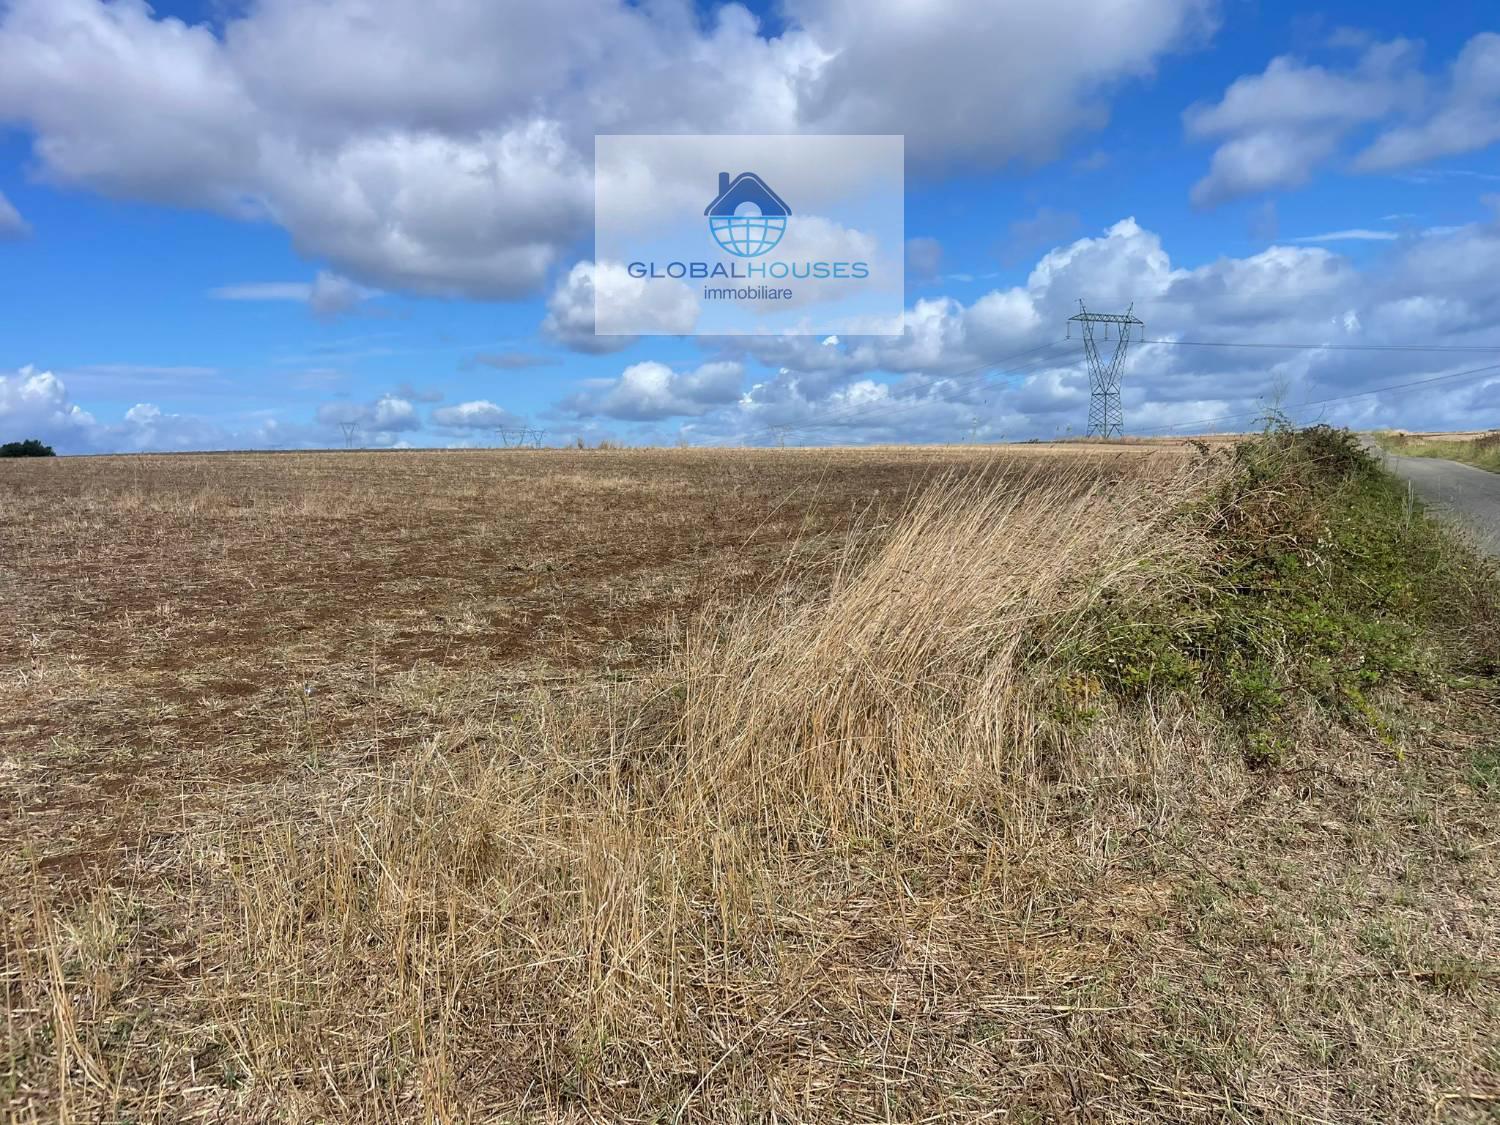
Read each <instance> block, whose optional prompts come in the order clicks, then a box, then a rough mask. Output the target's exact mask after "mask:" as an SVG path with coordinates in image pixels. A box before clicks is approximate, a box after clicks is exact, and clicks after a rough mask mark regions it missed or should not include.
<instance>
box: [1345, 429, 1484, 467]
mask: <svg viewBox="0 0 1500 1125" xmlns="http://www.w3.org/2000/svg"><path fill="white" fill-rule="evenodd" d="M1373 436H1374V438H1375V441H1376V442H1377V443H1378V444H1379V445H1380V447H1381V448H1382V449H1385V450H1388V451H1389V452H1391V453H1399V454H1401V456H1403V457H1439V458H1441V459H1443V460H1444V461H1460V462H1462V463H1463V464H1465V465H1474V466H1476V467H1478V468H1481V469H1488V470H1489V471H1490V472H1492V473H1500V430H1496V431H1494V432H1493V433H1488V434H1485V435H1484V436H1483V437H1479V438H1462V439H1447V438H1416V437H1407V436H1406V435H1405V434H1397V433H1390V432H1383V433H1377V434H1375V435H1373Z"/></svg>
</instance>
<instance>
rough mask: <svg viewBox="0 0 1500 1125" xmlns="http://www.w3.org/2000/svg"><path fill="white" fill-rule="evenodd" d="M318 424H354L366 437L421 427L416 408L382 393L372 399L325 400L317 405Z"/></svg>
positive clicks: (403, 400)
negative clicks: (363, 400) (355, 400)
mask: <svg viewBox="0 0 1500 1125" xmlns="http://www.w3.org/2000/svg"><path fill="white" fill-rule="evenodd" d="M317 420H318V424H319V425H322V426H328V427H332V426H341V425H346V424H351V423H352V424H354V425H357V426H359V428H360V430H361V431H362V432H363V433H364V434H365V435H367V436H373V437H375V438H376V439H377V440H378V439H379V438H380V437H382V436H386V437H388V436H389V435H392V434H396V433H401V432H403V431H408V430H419V429H421V428H422V420H421V418H419V417H418V416H417V408H416V407H415V406H413V405H412V403H411V402H410V401H409V400H407V399H404V398H400V397H398V396H397V395H391V394H387V395H381V396H380V398H378V399H376V400H375V401H374V402H368V403H365V402H325V403H323V404H322V405H321V406H319V407H318V412H317Z"/></svg>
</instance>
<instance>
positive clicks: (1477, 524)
mask: <svg viewBox="0 0 1500 1125" xmlns="http://www.w3.org/2000/svg"><path fill="white" fill-rule="evenodd" d="M1385 463H1386V465H1387V466H1388V467H1389V468H1390V470H1391V472H1393V473H1395V474H1396V475H1397V476H1398V477H1401V478H1402V479H1403V480H1409V481H1411V486H1412V489H1413V490H1414V491H1415V492H1416V494H1417V495H1418V496H1420V497H1421V498H1422V499H1423V500H1425V501H1426V502H1427V504H1428V506H1429V507H1430V508H1431V509H1433V510H1434V511H1436V512H1438V513H1439V514H1450V515H1452V516H1453V517H1455V518H1456V519H1458V521H1459V522H1461V523H1462V524H1464V526H1466V527H1467V528H1468V529H1469V530H1470V531H1471V532H1472V533H1473V535H1474V538H1475V539H1476V540H1478V542H1479V545H1480V546H1481V547H1482V548H1483V549H1484V550H1486V551H1488V552H1489V553H1490V554H1492V555H1500V473H1490V472H1486V471H1485V470H1484V469H1476V468H1474V466H1473V465H1460V464H1459V463H1458V462H1457V461H1441V460H1438V459H1437V458H1435V457H1398V456H1396V455H1395V454H1393V453H1387V454H1386V455H1385Z"/></svg>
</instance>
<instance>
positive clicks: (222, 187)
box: [0, 0, 1500, 452]
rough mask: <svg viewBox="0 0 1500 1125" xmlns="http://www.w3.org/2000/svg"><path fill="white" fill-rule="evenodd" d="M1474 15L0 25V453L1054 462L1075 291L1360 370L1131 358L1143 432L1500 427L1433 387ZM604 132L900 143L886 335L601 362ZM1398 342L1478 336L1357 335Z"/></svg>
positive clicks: (1448, 386)
mask: <svg viewBox="0 0 1500 1125" xmlns="http://www.w3.org/2000/svg"><path fill="white" fill-rule="evenodd" d="M1497 23H1500V20H1497V18H1496V13H1495V12H1494V11H1493V9H1492V8H1491V7H1490V6H1489V5H1482V4H1479V3H1473V4H1444V5H1411V4H1409V3H1395V2H1391V0H1386V2H1381V3H1361V4H1358V5H1355V4H1352V3H1336V4H1330V5H1327V6H1325V7H1323V8H1321V9H1319V10H1310V9H1308V8H1307V7H1306V6H1304V5H1300V4H1299V5H1293V4H1289V3H1287V4H1283V3H1250V2H1237V0H1225V2H1221V3H1212V2H1210V0H1112V2H1105V0H1049V2H1048V3H1046V4H1027V3H1015V4H1010V5H995V4H994V3H993V2H992V0H989V2H986V0H931V2H930V3H927V4H924V5H920V6H911V5H904V4H902V3H899V2H898V0H869V2H868V3H866V4H862V5H850V4H848V3H844V2H840V0H795V2H791V0H789V2H788V3H786V4H784V5H775V6H767V5H751V6H749V7H744V6H739V5H733V6H724V5H717V4H703V3H700V4H698V5H697V6H696V7H694V6H691V5H688V4H685V3H676V2H672V0H662V2H660V3H639V4H623V3H620V2H619V0H558V2H557V3H555V4H549V5H532V4H529V3H528V4H520V3H517V4H513V5H506V4H497V3H490V2H486V0H470V2H464V0H448V2H447V3H444V4H442V5H437V6H431V5H417V4H414V3H396V2H394V0H378V2H376V0H363V2H361V3H355V0H317V2H316V3H310V2H306V0H301V2H298V3H294V2H293V0H258V2H249V3H236V4H229V3H221V2H208V3H175V4H167V3H159V4H155V5H152V6H151V7H149V8H148V7H147V6H146V5H144V4H142V3H127V2H122V0H116V2H114V3H104V2H101V0H0V438H3V439H5V440H9V439H11V438H20V437H28V436H39V437H43V438H44V439H47V440H51V441H53V442H54V443H55V444H57V445H58V446H59V448H60V449H63V450H67V451H70V452H95V451H107V450H116V449H182V448H223V447H236V448H242V447H301V446H326V445H332V444H341V442H342V437H341V436H340V432H339V429H338V425H337V423H338V422H339V421H341V420H357V421H359V422H360V423H361V427H362V433H361V440H363V441H364V442H366V443H368V444H371V445H395V444H411V445H450V444H459V445H463V444H481V445H482V444H490V443H492V442H493V441H494V440H495V439H494V436H493V428H494V426H495V425H496V424H505V425H517V426H519V425H529V426H534V427H538V428H544V429H546V430H547V431H548V434H549V440H551V441H563V440H568V439H571V438H572V437H574V436H576V435H581V436H585V437H586V438H588V439H589V440H597V439H599V438H602V437H606V436H608V437H612V438H615V439H623V440H626V441H634V442H646V443H672V442H676V441H678V440H687V441H691V442H694V443H705V444H741V443H748V444H764V443H767V442H771V441H774V440H776V437H775V436H774V434H775V432H776V430H777V428H778V427H785V432H786V433H788V434H790V435H791V440H794V441H798V442H806V443H814V442H824V441H851V442H861V441H888V440H910V441H935V440H951V439H955V438H960V437H967V436H968V435H969V434H970V433H971V431H973V430H974V429H975V428H976V427H977V428H978V430H979V432H980V433H981V434H982V435H983V436H985V437H988V438H998V437H1001V436H1004V437H1006V438H1022V437H1030V436H1050V435H1053V434H1057V433H1065V432H1068V431H1069V429H1070V428H1071V429H1072V430H1075V431H1076V430H1079V429H1081V428H1082V426H1083V423H1084V420H1085V417H1086V405H1087V404H1086V397H1087V396H1086V378H1085V375H1084V372H1083V368H1082V364H1081V358H1082V357H1081V353H1080V351H1079V349H1078V348H1077V344H1076V341H1074V342H1073V343H1072V344H1064V343H1062V342H1061V341H1062V339H1063V336H1064V332H1065V321H1066V317H1067V315H1069V314H1070V313H1071V311H1072V310H1073V309H1074V308H1076V301H1077V299H1078V298H1080V297H1082V298H1085V299H1087V300H1089V302H1090V304H1091V306H1093V307H1098V308H1104V309H1112V308H1114V307H1115V306H1116V305H1117V304H1118V305H1120V306H1122V307H1123V304H1124V303H1126V302H1128V301H1130V300H1134V301H1135V307H1136V312H1137V314H1138V315H1141V316H1142V317H1143V318H1144V319H1145V320H1146V322H1147V327H1148V336H1149V337H1151V338H1156V339H1187V340H1191V339H1207V340H1215V341H1223V342H1236V341H1239V342H1254V341H1262V342H1264V341H1271V342H1288V341H1291V342H1308V341H1310V342H1317V343H1338V344H1341V345H1343V348H1342V349H1340V350H1330V351H1328V352H1308V351H1305V350H1299V351H1295V352H1286V353H1267V352H1264V351H1260V350H1256V349H1234V348H1215V349H1203V348H1199V349H1194V348H1189V347H1184V346H1170V345H1164V344H1163V345H1149V346H1146V347H1142V348H1138V349H1137V350H1136V351H1135V352H1134V354H1133V355H1132V357H1131V360H1130V364H1129V368H1128V370H1127V384H1126V386H1127V391H1126V408H1127V428H1128V429H1129V430H1132V431H1135V432H1171V431H1172V430H1173V428H1174V427H1175V428H1177V429H1182V430H1184V431H1186V430H1190V429H1194V428H1199V427H1195V426H1193V425H1190V423H1194V422H1196V421H1197V420H1200V419H1217V418H1221V417H1222V418H1228V419H1233V418H1236V417H1238V416H1241V415H1244V414H1247V413H1252V412H1254V411H1255V410H1257V409H1259V408H1260V407H1261V406H1262V405H1263V404H1264V403H1265V402H1267V401H1268V400H1270V399H1277V400H1279V401H1281V402H1283V403H1285V404H1290V405H1292V406H1296V404H1297V403H1300V402H1315V401H1316V402H1320V403H1321V402H1322V400H1325V399H1332V400H1334V401H1332V402H1330V403H1326V404H1323V405H1320V406H1318V407H1316V408H1311V409H1310V413H1311V414H1313V415H1316V416H1317V417H1320V418H1328V419H1330V420H1333V421H1339V422H1347V423H1349V424H1354V425H1360V426H1367V425H1368V426H1372V425H1407V426H1412V427H1468V426H1474V425H1495V424H1500V423H1497V420H1496V418H1495V413H1496V412H1495V409H1494V407H1495V404H1496V396H1495V390H1496V388H1497V387H1500V381H1496V380H1494V379H1492V378H1491V377H1490V376H1488V375H1487V374H1486V373H1483V372H1481V373H1480V374H1478V375H1476V376H1461V375H1459V373H1460V372H1462V371H1465V370H1468V369H1471V368H1476V367H1481V366H1483V365H1484V364H1486V363H1491V362H1493V363H1500V328H1494V329H1492V328H1491V327H1490V325H1491V324H1493V323H1494V322H1495V314H1496V313H1497V312H1500V269H1497V268H1496V263H1497V259H1496V256H1495V255H1496V251H1497V250H1500V229H1497V225H1496V223H1497V214H1500V160H1497V159H1496V149H1495V147H1494V146H1495V144H1496V142H1497V141H1500V127H1497V125H1496V121H1497V120H1500V36H1497V35H1496V34H1495V33H1496V31H1497V30H1500V29H1497V28H1496V26H1495V25H1496V24H1497ZM596 132H702V133H714V132H768V133H775V132H897V133H902V134H904V135H905V136H906V138H907V152H908V169H907V176H908V186H907V212H906V231H907V235H908V237H909V238H912V239H918V240H920V241H919V242H918V243H916V244H914V245H913V248H912V254H911V259H910V267H911V268H910V271H909V277H908V283H907V306H908V317H907V320H908V327H907V334H906V336H905V337H904V338H903V339H899V340H872V339H865V340H861V339H844V340H838V341H823V340H819V339H816V338H789V339H785V340H767V341H757V342H752V343H750V344H745V343H743V342H742V343H739V344H735V343H733V342H725V341H711V340H695V339H675V338H667V337H652V338H643V339H640V340H636V341H634V342H631V343H629V344H628V346H624V347H613V348H611V350H601V348H602V347H603V346H604V344H603V343H601V342H600V341H598V340H597V339H594V338H591V336H590V334H589V333H588V331H587V308H588V307H589V302H588V300H587V298H588V297H589V295H590V293H591V290H590V289H589V285H590V283H591V276H592V274H591V265H590V263H589V258H590V255H591V245H592V237H591V214H590V211H589V201H590V200H591V198H592V194H591V193H592V186H591V182H590V177H589V169H590V165H591V160H592V153H591V140H592V136H593V135H594V134H595V133H596ZM1392 343H1398V344H1407V343H1417V344H1424V345H1425V344H1443V345H1445V346H1447V347H1449V348H1455V347H1465V348H1472V349H1475V350H1473V351H1472V352H1451V351H1449V352H1438V351H1433V352H1399V353H1393V352H1385V351H1373V350H1372V351H1368V352H1365V351H1360V350H1357V348H1351V347H1350V346H1351V345H1354V346H1357V347H1364V346H1367V345H1380V344H1392ZM1048 345H1052V346H1051V347H1050V348H1049V347H1048ZM1490 346H1493V349H1494V350H1493V351H1491V352H1485V351H1482V350H1480V349H1483V348H1486V347H1490ZM1020 352H1030V353H1031V355H1030V357H1028V358H1027V359H1026V360H1025V361H1024V362H1019V363H1018V362H1014V361H1011V362H1004V361H1006V359H1007V357H1010V356H1014V355H1016V354H1017V353H1020ZM976 369H983V370H978V371H976ZM1449 375H1452V376H1455V377H1454V378H1448V379H1440V380H1439V381H1437V382H1435V383H1432V384H1430V385H1428V386H1426V387H1421V388H1416V389H1413V390H1409V391H1404V392H1389V393H1378V394H1362V392H1365V391H1369V390H1372V389H1376V388H1380V387H1383V386H1388V385H1391V384H1394V383H1400V382H1407V381H1412V380H1416V379H1423V378H1434V377H1439V376H1449ZM1356 395H1358V396H1360V397H1352V396H1356ZM1210 428H1211V427H1210Z"/></svg>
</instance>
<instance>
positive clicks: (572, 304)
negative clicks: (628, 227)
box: [542, 262, 698, 355]
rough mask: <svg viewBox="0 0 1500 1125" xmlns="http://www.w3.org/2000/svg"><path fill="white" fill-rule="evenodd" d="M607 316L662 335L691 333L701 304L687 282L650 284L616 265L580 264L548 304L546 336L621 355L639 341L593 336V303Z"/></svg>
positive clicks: (580, 347) (575, 347)
mask: <svg viewBox="0 0 1500 1125" xmlns="http://www.w3.org/2000/svg"><path fill="white" fill-rule="evenodd" d="M596 300H597V301H598V302H599V303H601V304H602V305H603V306H604V308H605V311H606V312H610V313H613V314H614V315H615V316H616V317H617V318H619V317H623V318H625V319H628V320H629V321H631V323H632V326H640V327H650V328H652V329H654V330H655V331H658V332H661V333H664V334H682V333H687V332H691V331H692V330H693V326H694V325H695V324H696V323H697V321H698V299H697V297H696V295H695V294H694V293H693V291H692V289H690V288H689V287H688V286H687V285H686V284H684V283H683V282H666V283H665V284H663V283H661V282H660V281H657V282H648V281H646V280H643V279H641V278H634V277H631V276H630V274H629V273H628V272H627V271H626V269H625V267H624V266H623V265H621V264H619V263H617V262H602V263H598V264H596V263H594V262H577V263H575V264H574V266H573V268H572V269H571V270H569V271H568V273H567V276H565V277H564V278H562V280H561V281H559V282H558V284H557V288H556V289H554V290H553V291H552V295H551V296H550V297H549V298H548V299H547V315H546V317H545V318H543V320H542V333H543V334H544V335H545V336H547V337H548V338H549V339H552V340H555V341H557V342H558V343H559V344H562V345H564V346H565V347H569V348H572V349H573V350H574V351H579V352H588V353H591V354H594V355H604V354H606V353H609V352H617V351H621V350H622V349H624V348H628V347H629V346H630V345H631V344H633V343H635V341H636V339H637V338H638V337H636V336H632V335H625V334H611V333H608V332H606V333H603V334H600V335H596V334H595V331H594V330H595V327H596V324H595V303H596Z"/></svg>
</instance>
